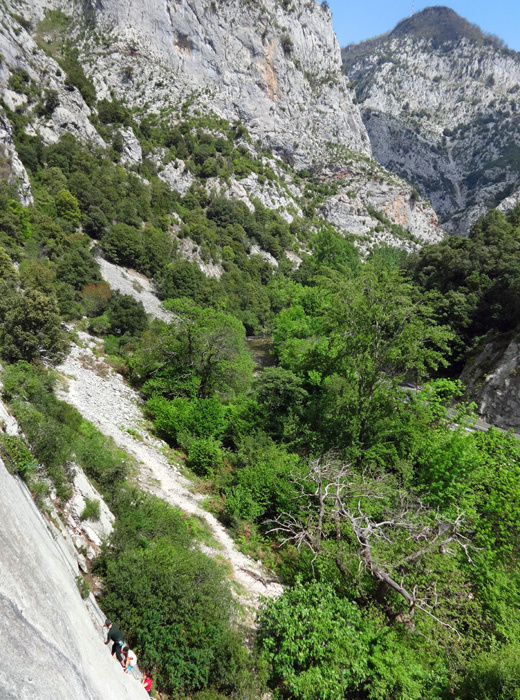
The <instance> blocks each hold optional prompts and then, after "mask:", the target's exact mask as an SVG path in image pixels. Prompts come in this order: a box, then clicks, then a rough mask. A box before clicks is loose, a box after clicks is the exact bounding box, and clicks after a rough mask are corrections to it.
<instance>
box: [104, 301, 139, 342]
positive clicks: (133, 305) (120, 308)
mask: <svg viewBox="0 0 520 700" xmlns="http://www.w3.org/2000/svg"><path fill="white" fill-rule="evenodd" d="M106 313H107V317H108V320H109V323H110V329H109V330H110V333H112V334H113V335H123V334H125V333H128V334H129V335H137V334H139V333H141V332H142V331H144V330H145V328H146V326H147V325H148V318H147V316H146V311H145V310H144V306H143V304H142V302H140V301H136V300H135V299H134V298H133V297H131V296H129V295H128V294H121V293H120V292H115V293H114V294H113V295H112V297H111V299H110V301H109V302H108V307H107V312H106Z"/></svg>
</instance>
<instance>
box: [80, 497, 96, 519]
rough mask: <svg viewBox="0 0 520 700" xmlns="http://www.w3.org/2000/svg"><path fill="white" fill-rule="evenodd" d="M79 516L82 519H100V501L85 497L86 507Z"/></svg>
mask: <svg viewBox="0 0 520 700" xmlns="http://www.w3.org/2000/svg"><path fill="white" fill-rule="evenodd" d="M79 517H80V520H99V518H100V517H101V509H100V505H99V501H96V500H94V499H91V498H88V497H87V498H85V508H84V509H83V512H82V513H81V515H80V516H79Z"/></svg>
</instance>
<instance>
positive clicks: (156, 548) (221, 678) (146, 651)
mask: <svg viewBox="0 0 520 700" xmlns="http://www.w3.org/2000/svg"><path fill="white" fill-rule="evenodd" d="M101 602H102V606H103V610H105V612H106V613H107V614H109V615H110V616H112V617H114V618H116V619H117V620H118V621H120V624H121V627H122V628H123V629H125V630H127V631H128V643H129V644H130V645H131V646H133V647H134V648H138V649H139V650H140V657H139V659H140V662H141V663H142V664H143V666H144V667H145V668H155V669H156V673H155V677H156V680H157V683H158V685H159V686H161V687H162V689H163V690H164V691H165V692H166V693H169V694H171V695H174V696H177V697H178V696H182V695H185V694H188V693H191V692H193V691H197V690H202V689H205V688H207V687H208V686H213V687H215V688H216V689H218V690H223V691H224V692H226V691H228V690H229V691H231V692H232V691H233V690H235V689H236V687H235V682H236V678H238V677H239V676H240V669H241V668H243V667H244V666H245V664H246V661H247V656H248V653H247V651H246V649H245V648H244V644H243V641H242V640H241V639H240V637H239V635H238V633H237V632H235V631H233V630H232V627H231V620H232V619H233V616H234V603H233V597H232V595H231V592H230V589H229V586H228V584H227V582H226V575H225V572H224V570H223V569H222V568H221V567H220V566H219V565H218V564H217V563H216V562H215V561H213V560H211V559H209V557H207V556H205V555H204V554H202V553H201V552H198V551H193V550H187V549H184V548H182V547H179V546H178V545H174V544H172V543H170V542H169V541H168V539H166V538H160V539H157V540H156V541H154V542H151V543H150V544H148V546H138V547H130V546H127V547H126V548H125V550H124V551H122V552H121V553H120V554H119V553H115V552H114V553H109V555H108V557H107V560H106V578H105V591H104V593H103V597H102V601H101ZM226 694H227V692H226Z"/></svg>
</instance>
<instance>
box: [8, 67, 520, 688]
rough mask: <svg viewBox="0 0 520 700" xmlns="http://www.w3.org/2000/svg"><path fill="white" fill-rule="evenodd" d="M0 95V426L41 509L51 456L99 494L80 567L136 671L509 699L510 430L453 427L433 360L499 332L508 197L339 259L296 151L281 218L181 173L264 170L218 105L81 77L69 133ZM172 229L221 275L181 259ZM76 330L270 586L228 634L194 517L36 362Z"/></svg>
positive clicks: (514, 646) (511, 328)
mask: <svg viewBox="0 0 520 700" xmlns="http://www.w3.org/2000/svg"><path fill="white" fill-rule="evenodd" d="M70 60H71V61H72V60H73V58H70ZM18 78H19V86H18V87H19V89H20V90H29V89H30V84H29V83H28V82H27V81H24V76H18ZM76 78H77V81H79V82H80V85H81V86H82V87H83V89H84V91H86V92H87V93H88V87H89V86H88V82H87V83H85V84H83V83H82V82H81V81H84V80H86V79H84V76H83V77H82V74H81V73H79V74H78V75H77V76H76ZM48 102H52V95H46V96H44V97H43V98H42V104H41V109H42V110H45V109H51V107H52V105H49V104H48ZM9 116H10V118H11V120H12V123H13V127H14V133H15V140H16V142H17V148H18V152H19V153H20V155H21V157H22V159H23V161H24V164H25V165H26V167H27V168H28V170H29V173H30V176H31V185H32V188H33V194H34V204H33V205H31V206H29V207H23V206H22V205H21V204H20V202H19V201H18V198H17V195H16V191H15V189H14V188H13V187H10V186H8V185H6V184H3V185H2V187H1V190H0V246H1V247H0V271H1V279H0V286H1V293H0V355H1V358H2V364H3V374H2V382H3V389H2V391H3V398H4V400H6V401H8V402H9V404H10V406H11V410H12V411H13V413H14V415H15V416H16V418H17V420H18V421H19V424H20V426H21V428H22V430H23V434H24V436H25V437H24V439H23V440H22V439H18V438H6V437H3V436H2V441H3V442H2V444H3V446H4V447H5V449H7V450H8V452H9V454H10V455H11V456H12V457H13V459H14V461H15V462H16V465H17V468H18V470H19V471H20V472H21V473H22V474H23V476H24V478H25V479H26V480H27V482H28V483H29V485H30V487H31V489H32V491H33V493H34V496H35V498H36V499H37V500H38V501H39V502H40V503H41V504H42V505H43V506H44V504H45V498H46V496H47V495H48V492H49V489H50V486H51V485H52V487H53V488H54V489H55V491H56V493H57V495H58V497H59V499H61V501H62V502H65V501H66V500H67V499H68V498H69V497H70V495H71V470H72V466H71V465H72V464H73V462H77V463H78V464H80V465H81V466H82V467H83V468H84V469H85V471H86V473H87V474H88V475H89V477H90V478H91V479H92V480H93V482H94V483H95V484H96V485H97V487H98V488H99V489H100V491H101V492H102V493H103V495H104V497H105V498H106V500H107V502H108V503H109V505H110V507H111V508H112V510H113V512H114V513H115V515H116V526H115V530H114V533H113V535H112V537H111V539H110V541H109V542H108V543H106V544H105V546H104V548H103V551H102V553H101V555H100V556H99V557H98V559H97V560H96V561H95V563H94V569H95V572H96V573H97V574H98V575H99V576H101V577H102V578H103V580H104V590H103V594H102V597H101V604H102V607H103V609H104V610H105V612H106V613H107V614H109V615H110V616H113V617H114V619H117V620H118V621H120V624H121V627H122V628H124V629H125V630H126V632H127V635H128V639H129V641H130V643H131V644H132V646H133V647H134V648H135V649H136V651H137V653H138V654H139V658H140V663H141V664H142V665H143V667H144V668H145V669H146V670H148V671H150V672H152V673H153V675H154V677H155V678H156V683H157V689H158V690H160V691H161V692H163V693H165V694H166V695H167V696H168V697H171V698H196V699H198V700H218V699H219V698H224V697H235V698H246V697H247V698H260V697H262V696H263V694H264V693H265V692H267V691H270V692H271V694H272V695H271V697H273V699H274V698H279V699H282V698H284V699H286V700H335V699H338V698H348V699H352V700H362V699H363V700H365V699H366V700H369V699H371V700H383V699H384V700H389V699H391V698H394V699H395V700H398V699H399V700H419V699H422V700H426V699H430V700H433V699H436V700H441V699H442V698H452V697H455V698H459V700H469V699H471V698H479V699H480V700H487V699H489V700H491V699H493V700H499V699H503V700H506V699H508V700H509V699H511V698H514V697H518V693H519V692H520V672H519V670H518V664H517V658H518V653H519V652H520V631H519V630H520V627H519V622H520V620H519V612H518V611H519V609H520V580H519V574H518V558H517V557H519V556H520V552H519V550H518V541H519V535H520V532H519V530H520V461H519V460H520V445H519V443H518V441H517V439H516V438H515V437H514V436H513V435H512V434H505V433H502V432H500V431H498V430H495V429H490V430H489V431H488V432H476V431H475V432H474V431H472V430H471V425H472V421H473V419H474V416H473V413H472V411H473V406H472V405H471V404H468V403H467V401H466V397H465V395H464V387H463V386H462V385H461V384H460V382H459V381H458V380H457V378H456V377H457V376H458V374H459V373H460V369H461V368H462V366H463V364H464V363H465V362H466V361H467V359H468V357H471V354H472V353H473V352H475V350H476V349H477V348H478V347H479V345H480V344H481V343H482V342H484V340H485V339H487V338H491V337H495V336H497V335H498V334H505V335H507V334H513V333H514V332H515V330H516V328H517V325H518V322H519V320H520V289H519V281H518V280H519V279H520V275H519V268H520V208H517V209H515V210H514V211H513V212H512V213H511V214H509V215H507V216H506V215H504V214H501V213H499V212H497V211H491V212H490V213H488V214H487V215H486V216H485V217H484V218H483V219H482V220H481V221H479V222H478V223H477V224H476V225H475V227H474V229H473V231H472V234H471V236H470V237H469V238H467V239H463V238H456V237H453V238H448V239H446V240H445V241H443V242H442V243H439V244H436V245H430V246H426V247H425V248H423V249H422V250H420V251H418V252H416V253H414V254H412V255H408V256H407V255H406V253H405V252H403V251H400V250H397V249H392V248H387V247H384V246H382V247H378V248H375V249H373V250H372V251H371V253H369V254H368V255H367V256H366V257H365V258H363V259H362V257H361V255H360V253H359V252H358V249H357V248H356V247H355V246H354V244H353V242H352V241H351V240H348V239H346V238H345V237H342V236H340V235H339V234H338V233H337V232H336V231H335V230H334V228H333V227H332V226H330V225H327V224H325V223H324V222H323V221H321V220H320V219H319V217H317V216H316V213H315V205H316V203H317V202H319V201H320V197H321V196H323V194H324V188H325V190H327V187H328V186H327V185H323V184H318V183H317V182H315V181H314V180H313V178H312V176H311V174H310V173H300V174H295V177H299V178H301V179H302V180H304V181H306V195H307V196H306V201H305V202H302V205H303V206H302V210H303V211H304V217H302V218H298V217H296V218H295V219H294V220H293V222H292V223H291V224H289V223H287V221H285V220H284V219H283V218H282V217H281V216H280V215H279V214H277V213H276V212H275V211H271V210H269V209H267V208H265V207H264V206H262V205H261V204H260V203H257V204H256V206H255V209H254V211H250V210H249V209H248V208H247V207H246V206H245V205H243V204H241V203H239V202H236V201H233V200H231V199H227V198H225V197H222V196H220V195H219V194H216V193H215V192H214V191H208V188H207V187H206V186H205V184H206V182H207V179H208V178H210V177H213V176H216V175H218V176H219V177H221V178H223V179H225V178H226V177H229V176H230V175H231V174H233V175H235V176H237V177H240V176H244V175H246V174H247V173H249V172H252V171H254V172H256V173H257V174H258V175H259V177H264V178H276V177H278V176H277V175H276V173H274V172H272V170H269V167H270V166H268V165H266V162H268V161H265V159H263V157H262V152H261V150H260V149H258V147H257V146H255V145H254V144H252V143H251V139H250V137H249V135H248V133H247V130H246V129H245V128H244V127H243V126H242V125H240V124H235V125H231V124H228V123H225V122H223V121H222V120H216V118H213V117H211V116H208V117H200V118H193V117H191V118H189V117H188V116H186V120H185V121H183V122H181V123H180V124H178V125H176V126H174V127H171V126H167V125H166V124H165V123H163V122H161V120H160V119H158V118H156V117H147V116H144V117H143V116H142V115H141V118H140V119H139V120H137V119H135V117H134V115H132V113H131V112H130V111H129V110H128V109H126V108H125V107H124V106H123V105H121V104H120V103H118V102H116V101H106V100H105V101H102V102H101V103H99V105H98V115H97V116H96V117H95V119H96V120H97V127H98V128H99V129H100V132H101V133H102V134H103V136H104V137H105V139H106V140H107V141H108V142H110V143H111V144H112V146H111V148H110V149H109V150H108V151H107V152H105V151H102V150H96V149H95V148H92V147H88V148H86V147H85V146H82V145H81V144H80V143H78V142H77V141H75V139H74V138H73V137H72V136H70V135H68V136H64V137H62V138H61V139H60V140H59V141H58V142H57V143H56V144H54V145H50V146H45V145H44V144H43V142H42V141H41V139H40V138H39V137H36V136H29V135H27V134H26V133H25V131H24V115H23V112H19V113H10V114H9ZM125 124H132V125H133V127H134V130H135V132H136V133H137V134H138V136H139V138H140V141H141V143H142V144H143V147H144V153H145V159H144V161H143V164H142V165H141V166H140V167H139V168H134V171H132V170H131V169H129V168H125V167H123V166H122V165H121V163H120V154H121V141H120V132H119V131H118V127H119V126H121V125H125ZM153 147H161V148H164V149H166V151H167V153H168V154H169V156H170V157H171V158H182V159H185V161H186V162H187V163H188V164H189V167H190V169H191V171H192V173H193V174H194V176H195V177H196V183H195V184H194V185H193V186H192V187H191V188H190V190H189V192H188V193H187V194H186V195H184V196H181V195H180V194H179V193H177V192H174V191H171V190H170V189H169V188H168V186H167V185H166V184H165V183H164V182H163V181H162V180H160V179H159V178H158V176H157V170H156V168H155V166H154V164H153V162H152V161H151V160H147V158H146V153H147V151H150V150H151V149H152V148H153ZM255 148H256V149H257V151H256V155H253V153H254V152H255ZM183 238H189V239H191V240H192V241H195V242H196V243H197V244H198V245H199V246H200V250H201V254H202V256H203V259H204V260H206V261H208V262H214V263H217V264H219V265H221V268H222V274H221V276H220V279H218V278H216V277H213V278H207V277H206V276H205V275H204V274H203V272H202V271H201V269H200V266H199V265H198V264H197V263H194V262H188V261H187V260H185V259H183V257H182V255H181V253H180V250H179V241H181V240H182V239H183ZM253 245H258V246H259V247H260V248H261V249H262V250H265V251H268V252H269V253H270V254H271V255H272V256H273V257H274V258H275V259H276V261H277V262H278V266H277V267H274V266H273V265H272V264H270V263H269V262H267V261H266V260H265V259H263V258H262V256H261V255H259V254H251V247H252V246H253ZM291 250H294V251H297V252H299V254H300V255H301V256H302V257H303V261H302V263H301V265H299V267H296V266H295V265H294V264H292V263H291V262H290V260H289V259H288V257H287V255H286V252H285V251H291ZM302 250H305V251H306V252H303V253H302ZM100 255H102V256H104V257H105V258H106V259H107V260H109V261H112V262H115V263H118V264H121V265H124V266H128V267H132V268H134V269H136V270H138V271H140V272H142V273H143V274H145V275H146V276H148V277H150V278H152V279H153V281H154V284H155V287H156V290H157V293H158V295H159V297H160V298H161V299H162V300H164V305H165V307H166V308H168V309H170V310H171V312H172V314H173V316H172V318H173V319H174V320H173V321H172V322H171V323H169V324H167V323H165V322H163V321H159V320H157V319H155V320H151V319H150V318H149V317H148V316H147V315H146V313H145V311H144V308H143V306H142V304H141V303H140V302H138V301H136V300H135V299H134V298H133V297H131V296H126V295H123V294H120V293H119V292H113V291H112V290H111V289H110V287H109V285H108V284H107V283H106V282H104V281H103V280H102V279H101V275H100V270H99V265H98V263H97V261H96V257H98V256H100ZM78 330H88V331H89V332H91V333H93V334H94V335H96V336H99V337H102V338H103V339H104V348H105V350H104V351H105V359H106V361H107V362H108V363H109V364H111V365H112V367H113V368H114V369H115V370H116V371H118V372H120V373H122V374H123V375H124V376H125V377H126V378H127V380H128V381H129V382H131V383H132V384H133V385H134V386H135V387H137V388H138V389H139V391H140V392H141V394H142V396H143V398H144V399H145V400H146V410H147V413H148V416H149V418H150V419H151V420H152V421H153V425H154V428H155V431H156V433H157V435H159V436H161V437H162V438H164V439H165V440H166V441H167V442H168V443H169V444H170V445H171V446H172V447H174V448H176V449H178V450H179V451H180V452H181V453H182V455H183V458H184V460H185V464H186V467H187V468H188V469H189V470H191V472H192V473H193V474H194V475H196V477H197V478H199V479H201V480H204V481H205V482H206V484H207V489H208V493H210V498H209V500H208V507H210V508H211V509H212V511H213V512H214V513H215V514H216V515H217V516H218V518H219V519H220V520H221V521H222V522H223V523H224V524H225V525H226V526H227V527H228V528H229V530H230V531H231V532H232V534H233V536H234V537H235V540H236V542H237V543H238V544H239V545H240V546H241V547H242V549H243V550H244V551H245V552H247V553H249V554H252V555H253V556H255V557H256V558H260V559H262V561H263V562H264V564H265V565H266V566H267V567H269V568H270V569H271V570H272V572H273V575H275V576H277V577H278V578H279V580H280V581H281V582H282V583H283V584H284V585H285V592H284V594H283V595H282V596H281V597H280V598H278V599H276V600H271V601H269V602H266V603H265V604H264V606H263V608H262V610H261V612H260V614H259V617H258V630H257V633H256V634H255V635H254V636H252V635H251V630H249V629H247V628H245V626H244V625H243V624H242V622H241V616H240V611H239V610H238V604H237V602H236V599H235V598H234V596H233V595H232V591H231V588H230V585H229V583H228V581H227V578H226V571H225V570H224V568H223V567H222V566H221V565H220V564H218V563H217V562H216V561H214V560H212V559H210V558H209V557H207V556H205V555H203V554H201V553H200V551H199V550H198V549H197V547H196V543H197V541H204V539H205V538H207V537H208V533H207V532H205V531H204V529H203V528H202V527H201V526H200V524H198V523H196V522H194V521H193V520H192V519H190V518H188V517H186V516H185V515H183V514H182V513H180V512H177V511H176V510H175V509H173V508H171V507H170V506H168V505H166V504H165V503H163V502H161V501H159V500H158V499H156V498H154V497H153V496H151V495H148V494H145V493H144V492H141V491H139V490H138V489H137V488H136V487H135V486H132V485H131V484H130V481H129V480H128V478H127V477H128V474H129V468H130V466H129V460H128V457H127V456H126V455H125V454H124V453H122V452H121V451H120V450H117V449H116V448H115V447H114V446H113V445H112V444H111V443H110V441H109V440H108V439H107V438H105V437H104V436H103V435H102V434H101V433H100V432H99V431H98V430H96V429H95V428H94V427H93V426H92V425H91V424H90V423H88V422H87V421H85V420H84V419H83V418H82V417H81V415H80V414H79V413H78V412H77V411H76V410H75V409H73V408H72V407H70V406H68V405H67V404H66V403H64V402H63V401H60V400H58V399H57V398H56V397H55V395H54V393H53V388H54V386H55V384H56V381H57V376H56V373H55V371H54V370H53V369H52V367H53V365H55V364H56V363H58V362H59V360H60V359H61V358H62V357H63V356H64V355H65V354H66V353H67V348H68V347H69V344H70V342H71V341H74V340H75V339H77V331H78ZM251 334H265V335H266V336H268V337H269V338H270V343H271V354H272V358H273V363H272V365H271V366H268V367H264V368H262V367H257V366H256V367H255V365H254V363H253V361H252V358H251V355H250V352H249V350H248V347H247V345H246V343H245V338H246V335H251ZM411 386H413V387H414V390H413V391H412V390H410V387H411ZM91 508H92V509H93V510H94V511H95V505H94V504H91ZM517 528H518V529H517Z"/></svg>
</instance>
